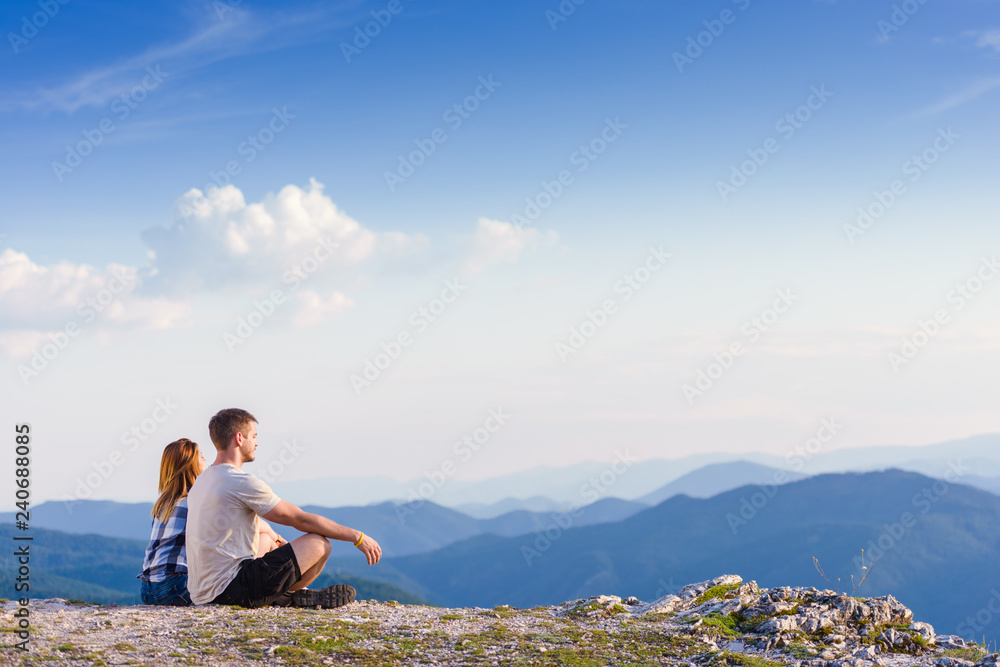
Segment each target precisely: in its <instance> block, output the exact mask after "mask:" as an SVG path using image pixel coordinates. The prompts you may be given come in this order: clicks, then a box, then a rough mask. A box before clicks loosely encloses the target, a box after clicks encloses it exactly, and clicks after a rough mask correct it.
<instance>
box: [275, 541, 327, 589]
mask: <svg viewBox="0 0 1000 667" xmlns="http://www.w3.org/2000/svg"><path fill="white" fill-rule="evenodd" d="M261 538H262V539H263V536H261ZM289 544H291V545H292V551H293V552H295V560H296V561H297V562H298V564H299V571H300V572H301V573H302V578H301V579H299V580H298V581H296V582H295V585H294V586H292V587H291V588H289V589H288V590H289V592H292V591H297V590H301V589H302V588H305V587H306V586H308V585H309V584H311V583H312V582H313V581H314V580H315V579H316V577H318V576H319V574H320V572H322V571H323V566H324V565H326V561H327V559H328V558H330V551H331V550H332V548H331V547H330V540H328V539H326V538H325V537H323V536H322V535H317V534H315V533H308V534H306V535H303V536H301V537H296V538H295V539H294V540H292V541H291V542H289Z"/></svg>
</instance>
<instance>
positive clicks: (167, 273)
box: [142, 179, 427, 294]
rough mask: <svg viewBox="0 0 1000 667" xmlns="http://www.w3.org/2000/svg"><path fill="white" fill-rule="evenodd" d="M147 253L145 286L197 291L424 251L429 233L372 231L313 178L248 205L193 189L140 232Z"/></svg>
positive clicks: (234, 196) (230, 193)
mask: <svg viewBox="0 0 1000 667" xmlns="http://www.w3.org/2000/svg"><path fill="white" fill-rule="evenodd" d="M142 236H143V240H144V241H145V242H146V244H147V245H148V246H149V248H150V251H151V260H150V268H149V271H148V275H147V276H146V277H145V279H144V281H143V286H144V289H148V290H150V291H152V292H155V293H161V294H162V293H171V294H179V293H194V292H197V291H201V290H204V289H213V290H214V289H222V288H225V287H231V286H240V285H246V284H254V283H259V282H269V283H274V284H281V282H282V281H285V280H286V278H288V277H289V276H290V275H296V274H299V275H311V274H312V273H316V272H319V271H326V270H328V269H330V268H333V267H337V268H345V267H351V266H356V265H358V264H360V263H362V262H366V261H370V260H373V259H376V258H382V257H392V256H399V255H404V254H408V253H412V252H418V251H420V250H423V249H424V248H425V247H426V246H427V239H426V237H424V236H422V235H407V234H404V233H402V232H386V233H375V232H373V231H371V230H368V229H365V228H364V227H362V226H361V225H360V224H359V223H358V222H357V221H356V220H354V219H353V218H351V217H350V216H348V215H347V214H346V213H345V212H344V211H342V210H340V209H338V208H337V206H336V205H335V204H334V203H333V201H332V200H331V199H330V198H329V197H328V196H326V195H325V194H324V193H323V185H322V184H320V183H318V182H316V180H315V179H311V180H310V182H309V186H308V187H307V188H306V189H302V188H299V187H298V186H295V185H288V186H285V187H284V188H282V189H281V190H280V191H279V192H278V193H277V194H268V195H267V196H266V197H265V198H264V200H263V201H261V202H258V203H252V204H247V203H246V200H245V199H244V197H243V193H242V192H241V191H240V190H239V189H238V188H236V187H234V186H232V185H227V186H225V187H223V188H221V189H219V190H216V191H214V192H213V193H212V195H211V196H208V197H206V196H205V195H204V193H202V192H201V191H200V190H197V189H192V190H190V191H188V192H187V193H186V194H185V195H184V196H182V197H181V198H180V200H179V201H178V202H177V205H176V206H175V207H174V215H173V222H172V223H171V224H170V225H169V226H168V227H157V228H154V229H150V230H147V231H146V232H144V233H143V235H142Z"/></svg>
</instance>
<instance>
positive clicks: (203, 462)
mask: <svg viewBox="0 0 1000 667" xmlns="http://www.w3.org/2000/svg"><path fill="white" fill-rule="evenodd" d="M207 467H208V461H206V460H205V455H204V454H202V453H201V450H200V449H199V450H198V474H199V475H200V474H201V473H203V472H205V468H207Z"/></svg>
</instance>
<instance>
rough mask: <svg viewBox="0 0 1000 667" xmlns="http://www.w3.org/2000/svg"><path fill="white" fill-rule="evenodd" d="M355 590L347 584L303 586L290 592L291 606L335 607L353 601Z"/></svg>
mask: <svg viewBox="0 0 1000 667" xmlns="http://www.w3.org/2000/svg"><path fill="white" fill-rule="evenodd" d="M356 595H357V591H355V590H354V588H353V587H351V586H348V585H347V584H337V585H336V586H327V587H326V588H320V589H317V590H311V589H308V588H303V589H302V590H301V591H295V592H294V593H292V606H293V607H322V608H323V609H335V608H336V607H343V606H344V605H348V604H351V603H352V602H354V598H355V596H356Z"/></svg>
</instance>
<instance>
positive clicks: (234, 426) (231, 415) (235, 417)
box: [208, 408, 257, 450]
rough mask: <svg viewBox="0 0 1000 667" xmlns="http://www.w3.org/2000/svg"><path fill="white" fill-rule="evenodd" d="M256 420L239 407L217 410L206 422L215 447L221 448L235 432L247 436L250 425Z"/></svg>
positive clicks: (229, 440) (230, 439) (223, 447)
mask: <svg viewBox="0 0 1000 667" xmlns="http://www.w3.org/2000/svg"><path fill="white" fill-rule="evenodd" d="M256 421H257V418H256V417H254V416H253V415H252V414H250V413H249V412H247V411H246V410H241V409H239V408H226V409H225V410H219V411H218V412H216V413H215V416H214V417H212V419H211V420H209V422H208V435H209V437H211V438H212V444H213V445H215V448H216V449H218V450H223V449H225V448H226V447H227V446H228V445H229V443H230V442H232V440H233V436H234V435H236V434H237V433H242V434H243V437H245V438H246V437H249V436H250V425H251V424H253V423H255V422H256Z"/></svg>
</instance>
